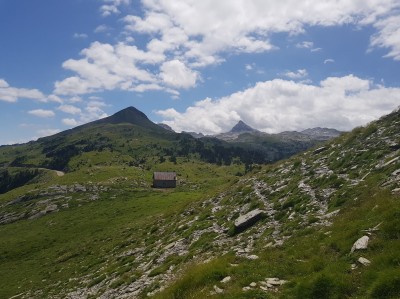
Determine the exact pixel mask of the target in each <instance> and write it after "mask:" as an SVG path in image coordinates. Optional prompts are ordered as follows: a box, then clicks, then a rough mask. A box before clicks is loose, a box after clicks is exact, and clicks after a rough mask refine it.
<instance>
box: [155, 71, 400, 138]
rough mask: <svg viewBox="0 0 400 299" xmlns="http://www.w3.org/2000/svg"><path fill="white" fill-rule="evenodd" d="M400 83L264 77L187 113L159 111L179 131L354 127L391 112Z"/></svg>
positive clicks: (399, 96) (351, 78)
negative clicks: (241, 126) (307, 81)
mask: <svg viewBox="0 0 400 299" xmlns="http://www.w3.org/2000/svg"><path fill="white" fill-rule="evenodd" d="M399 103H400V88H386V87H383V86H375V85H374V84H372V82H370V81H369V80H365V79H362V78H358V77H356V76H353V75H348V76H344V77H329V78H326V79H325V80H323V81H321V82H320V84H319V85H311V84H305V83H299V82H293V81H287V80H282V79H275V80H271V81H265V82H259V83H257V84H256V85H255V86H254V87H251V88H248V89H246V90H244V91H241V92H237V93H234V94H231V95H229V96H226V97H223V98H220V99H216V100H211V99H209V98H207V99H204V100H202V101H198V102H197V103H195V105H194V106H191V107H189V108H187V109H186V111H184V112H178V111H176V110H175V109H172V108H171V109H167V110H161V111H158V112H157V113H158V114H159V115H161V116H162V117H163V118H164V119H165V120H164V121H163V122H164V123H166V124H168V125H169V126H171V127H172V128H173V129H174V130H176V131H195V132H203V133H206V134H214V133H220V132H226V131H228V130H230V129H231V128H232V126H233V125H235V124H236V123H237V122H238V121H239V120H243V121H245V122H246V123H248V124H249V125H251V126H252V127H254V128H257V129H259V130H261V131H264V132H269V133H276V132H282V131H286V130H302V129H306V128H312V127H318V126H320V127H333V128H336V129H339V130H350V129H352V128H354V127H356V126H359V125H364V124H366V123H367V122H369V121H372V120H374V119H376V118H378V117H380V116H382V115H384V114H387V113H389V112H391V111H392V110H393V109H395V108H396V107H397V106H398V104H399Z"/></svg>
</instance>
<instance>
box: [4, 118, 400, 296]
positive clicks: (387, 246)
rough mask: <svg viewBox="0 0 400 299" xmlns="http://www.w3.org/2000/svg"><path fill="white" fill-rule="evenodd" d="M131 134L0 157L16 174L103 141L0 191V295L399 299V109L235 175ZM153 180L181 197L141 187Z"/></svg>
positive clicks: (7, 151) (113, 127)
mask: <svg viewBox="0 0 400 299" xmlns="http://www.w3.org/2000/svg"><path fill="white" fill-rule="evenodd" d="M142 120H143V119H142ZM135 126H137V124H129V123H128V124H127V123H125V122H124V123H120V122H119V121H117V122H116V123H113V124H110V123H107V122H106V123H104V121H103V122H102V123H96V124H95V126H88V127H84V130H83V131H82V130H75V131H73V132H72V133H73V134H70V133H64V134H60V135H56V136H53V137H48V138H47V139H42V140H39V141H38V142H37V143H31V144H28V145H21V147H18V146H14V147H4V148H1V151H0V152H1V153H2V154H1V155H2V159H3V160H4V161H5V162H3V165H5V164H7V163H6V161H7V158H8V157H11V156H12V153H13V152H15V151H16V150H17V151H19V153H18V155H19V157H21V156H25V157H26V158H24V159H20V160H21V161H24V163H26V164H24V165H25V167H26V166H27V165H28V164H29V165H31V164H32V165H39V164H40V163H38V162H37V161H41V160H40V159H46V158H47V159H48V158H49V157H46V155H45V154H43V149H44V148H45V146H44V145H46V146H47V148H48V149H49V152H51V147H50V144H53V146H54V148H60V147H62V146H63V145H65V142H66V140H67V141H68V142H75V143H73V144H74V146H76V147H78V148H80V146H82V143H79V142H81V140H88V141H90V140H95V141H96V142H93V145H94V146H96V149H98V148H97V147H98V146H102V145H105V146H107V147H109V146H110V143H109V142H110V140H111V141H112V148H107V147H104V148H103V149H102V150H99V149H98V150H96V151H87V152H86V151H82V152H79V154H77V155H72V156H71V157H70V159H69V161H68V163H67V164H66V165H67V167H68V168H67V169H64V170H66V171H67V172H66V174H65V175H64V176H57V175H56V174H55V173H54V172H53V171H47V170H43V171H42V172H41V171H39V172H40V174H39V175H36V176H35V179H33V181H30V183H29V184H25V185H24V186H21V187H17V188H14V189H12V190H10V191H8V192H6V193H4V194H2V195H0V207H1V208H0V213H1V214H0V223H2V224H1V225H0V234H1V236H2V238H0V259H1V263H0V273H2V274H0V281H2V286H1V287H0V297H1V298H9V297H12V296H17V297H14V298H146V297H148V296H154V297H155V298H206V297H210V296H212V298H398V297H400V288H399V285H400V281H399V277H400V268H399V258H400V256H399V252H400V242H399V238H400V235H399V229H398V228H399V227H400V222H399V219H400V204H399V199H400V112H399V111H396V112H393V113H392V114H390V115H388V116H385V117H382V118H381V119H380V120H378V121H376V122H374V123H371V124H369V125H368V126H367V127H365V128H357V129H355V130H354V131H353V132H350V133H346V134H343V135H342V136H340V137H338V138H336V139H333V140H331V141H329V142H328V143H325V144H324V145H323V146H318V147H315V148H313V149H311V150H309V151H306V152H304V153H302V154H299V155H297V156H294V157H292V158H290V159H288V160H284V161H280V162H277V163H275V164H272V165H264V166H260V165H255V166H254V167H253V170H252V171H251V172H249V173H248V174H246V175H243V172H244V165H243V164H240V163H231V164H229V165H217V164H210V163H208V162H206V161H204V160H201V159H200V158H199V156H198V155H197V154H193V155H188V156H184V155H182V156H179V155H177V156H175V159H176V160H175V161H174V159H170V157H168V156H166V158H167V159H164V160H160V157H159V154H160V151H159V148H158V147H157V146H160V148H162V147H163V146H164V144H165V145H166V146H169V147H170V148H174V147H173V146H175V145H176V143H175V142H176V140H178V144H179V142H181V140H189V141H190V142H189V143H191V142H195V139H194V138H191V137H190V138H189V137H186V136H187V135H185V134H183V135H179V134H176V133H173V132H171V133H166V132H168V131H166V130H164V129H162V128H157V129H155V130H156V131H157V130H163V131H160V135H157V134H158V133H155V131H153V130H152V128H145V129H143V130H142V129H140V130H139V128H140V127H141V126H143V124H141V126H137V127H135ZM99 128H101V132H100V131H99ZM121 129H122V130H121ZM132 130H133V131H134V134H133V135H130V134H131V131H132ZM146 130H147V132H149V131H150V132H151V134H145V132H146ZM82 132H84V134H83V133H82ZM89 132H90V134H89ZM105 132H106V133H105ZM121 132H124V133H123V134H126V136H125V137H127V139H126V140H127V141H125V143H124V142H122V140H124V139H123V138H122V136H124V135H123V134H122V133H121ZM99 133H100V134H101V136H98V135H97V134H99ZM116 133H118V134H121V135H117V134H116ZM80 134H83V135H82V136H81V135H80ZM107 134H109V135H107ZM136 134H138V135H136ZM139 134H141V135H139ZM116 135H117V136H121V139H113V138H115V136H116ZM161 135H162V136H161ZM88 136H89V137H88ZM156 136H157V137H156ZM103 137H108V138H110V140H108V141H107V140H105V139H104V143H101V141H102V140H103V139H101V138H103ZM128 137H129V138H128ZM139 137H141V138H139ZM92 138H96V139H92ZM158 138H159V139H158ZM176 138H178V139H176ZM181 138H183V139H181ZM186 138H187V139H186ZM154 140H159V142H160V143H157V144H156V146H155V145H154V144H153V145H151V146H149V144H151V142H154ZM171 140H172V141H173V142H172V141H171ZM206 141H207V139H206ZM62 142H64V143H62ZM201 142H205V141H201ZM208 142H210V144H216V143H214V142H215V141H214V140H211V141H208ZM219 142H221V143H220V145H223V146H226V144H225V143H223V142H222V141H219ZM123 144H125V145H123ZM160 144H163V145H162V146H161V145H160ZM85 146H87V144H85ZM134 146H136V147H134ZM25 147H26V148H28V147H29V148H30V151H29V153H27V152H26V151H24V150H25V149H26V148H25ZM129 148H132V149H135V150H134V151H133V152H132V155H138V156H137V159H139V158H144V159H145V160H146V161H145V162H143V161H137V159H135V158H134V157H133V156H132V155H129V154H122V153H123V150H122V149H124V150H127V149H129ZM153 149H154V152H152V151H153ZM35 151H36V156H35ZM126 152H127V153H129V150H127V151H126ZM148 152H149V154H147V153H148ZM37 153H40V154H37ZM138 153H143V155H140V156H139V154H138ZM145 154H147V155H145ZM43 157H45V158H43ZM136 161H137V164H136ZM142 162H143V163H142ZM35 163H36V164H35ZM14 164H15V158H14ZM21 164H22V163H21ZM14 168H18V167H16V166H14ZM8 169H9V171H11V170H13V168H12V167H9V168H8ZM163 170H165V171H166V170H175V171H176V172H177V174H178V177H179V184H178V185H179V186H178V188H176V189H170V190H156V189H152V188H151V174H152V172H153V171H163ZM239 173H240V175H239ZM366 237H368V238H366ZM359 239H361V241H365V240H366V239H368V244H367V246H366V248H365V249H354V250H352V247H353V246H354V244H355V242H356V241H357V240H359ZM361 241H359V243H358V245H357V246H356V247H362V246H361V245H362V244H361V243H362V242H361ZM360 244H361V245H360ZM364 244H365V242H364ZM366 260H367V261H366Z"/></svg>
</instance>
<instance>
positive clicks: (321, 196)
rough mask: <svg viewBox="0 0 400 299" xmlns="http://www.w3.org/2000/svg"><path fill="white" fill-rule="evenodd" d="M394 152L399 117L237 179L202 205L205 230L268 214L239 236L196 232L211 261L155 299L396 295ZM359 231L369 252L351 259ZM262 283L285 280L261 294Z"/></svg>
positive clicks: (399, 287)
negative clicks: (252, 213) (261, 212)
mask: <svg viewBox="0 0 400 299" xmlns="http://www.w3.org/2000/svg"><path fill="white" fill-rule="evenodd" d="M399 148H400V115H399V112H397V113H393V114H391V115H389V116H387V117H385V118H382V119H381V120H379V121H377V122H375V123H372V124H370V125H369V126H368V127H366V128H358V129H355V130H354V131H353V132H352V133H349V134H346V135H344V136H343V137H341V138H339V139H336V140H334V141H333V142H330V143H328V144H327V145H326V147H324V148H320V149H318V150H316V151H314V152H312V151H310V152H307V153H305V154H303V155H299V156H297V157H294V158H292V159H290V160H288V161H284V162H281V163H278V164H276V165H273V166H267V167H264V168H263V169H262V170H261V171H258V172H257V173H255V174H253V175H252V176H250V177H246V178H245V179H243V180H241V181H240V182H239V183H238V184H236V185H235V187H234V188H233V189H230V190H229V191H227V192H225V193H223V194H221V195H220V196H219V197H217V198H215V199H214V200H211V201H210V202H208V206H207V205H206V206H205V209H208V211H209V213H210V215H212V216H214V217H215V218H213V219H212V220H211V221H210V222H209V223H208V225H212V222H215V221H218V222H220V223H221V225H224V226H225V227H229V226H232V224H233V220H234V219H236V217H237V216H238V215H239V214H244V213H246V212H247V211H249V210H252V209H254V208H261V209H264V210H266V211H267V212H268V213H267V214H268V216H266V217H265V219H263V220H261V221H259V222H257V223H256V224H255V225H254V226H252V227H250V228H249V229H247V230H245V231H244V232H242V233H240V234H237V235H235V234H233V233H231V234H230V233H229V231H228V233H227V234H226V235H223V234H221V235H215V234H214V235H213V234H210V235H209V237H207V235H203V236H202V237H203V238H204V240H208V243H204V244H201V245H199V246H200V248H199V252H203V254H204V256H205V257H212V258H211V260H208V258H206V259H205V260H206V262H205V263H200V264H199V263H194V264H191V265H190V264H189V265H188V266H187V268H186V269H185V270H184V271H182V274H181V275H180V278H179V279H178V280H177V281H175V282H174V283H172V285H171V286H170V287H169V288H167V289H166V290H164V291H163V292H161V293H160V294H158V295H157V296H156V298H204V297H207V296H211V295H212V297H213V298H399V297H400V284H399V282H400V263H399V261H400V254H399V252H400V222H399V219H400V218H399V216H400V190H399V187H400V170H399V169H400V158H399V157H400V156H399V155H400V153H399ZM246 205H247V207H246ZM203 206H204V204H203ZM244 207H246V208H244ZM213 211H214V212H213ZM203 225H204V226H207V225H206V224H203ZM227 235H228V236H227ZM364 235H366V236H369V238H370V241H369V245H368V248H367V249H365V250H357V251H355V252H353V253H350V250H351V248H352V245H353V243H354V242H355V241H356V240H358V239H359V238H360V237H362V236H364ZM254 256H255V257H254ZM360 257H364V258H366V259H368V260H369V261H370V262H371V263H370V265H369V266H363V265H362V264H361V263H360V262H358V259H359V258H360ZM254 258H256V259H254ZM227 276H230V278H231V280H230V281H229V282H227V283H223V282H221V281H222V279H223V278H224V277H227ZM267 278H279V279H281V280H285V281H286V283H285V284H283V285H282V286H278V287H272V288H268V287H266V279H267Z"/></svg>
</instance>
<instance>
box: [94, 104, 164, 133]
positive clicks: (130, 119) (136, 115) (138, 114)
mask: <svg viewBox="0 0 400 299" xmlns="http://www.w3.org/2000/svg"><path fill="white" fill-rule="evenodd" d="M95 123H98V124H99V123H100V124H121V123H130V124H134V125H138V126H141V127H143V128H148V129H153V130H163V128H161V127H160V126H158V125H157V124H155V123H153V122H152V121H151V120H149V119H148V118H147V116H146V114H144V113H143V112H142V111H140V110H138V109H136V108H135V107H132V106H131V107H127V108H125V109H122V110H121V111H118V112H117V113H115V114H113V115H111V116H108V117H106V118H103V119H99V120H98V121H95ZM164 130H165V129H164Z"/></svg>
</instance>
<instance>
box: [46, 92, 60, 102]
mask: <svg viewBox="0 0 400 299" xmlns="http://www.w3.org/2000/svg"><path fill="white" fill-rule="evenodd" d="M47 101H49V102H55V103H60V104H61V103H63V102H64V100H63V99H62V98H60V97H59V96H56V95H54V94H51V95H49V96H48V97H47Z"/></svg>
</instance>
